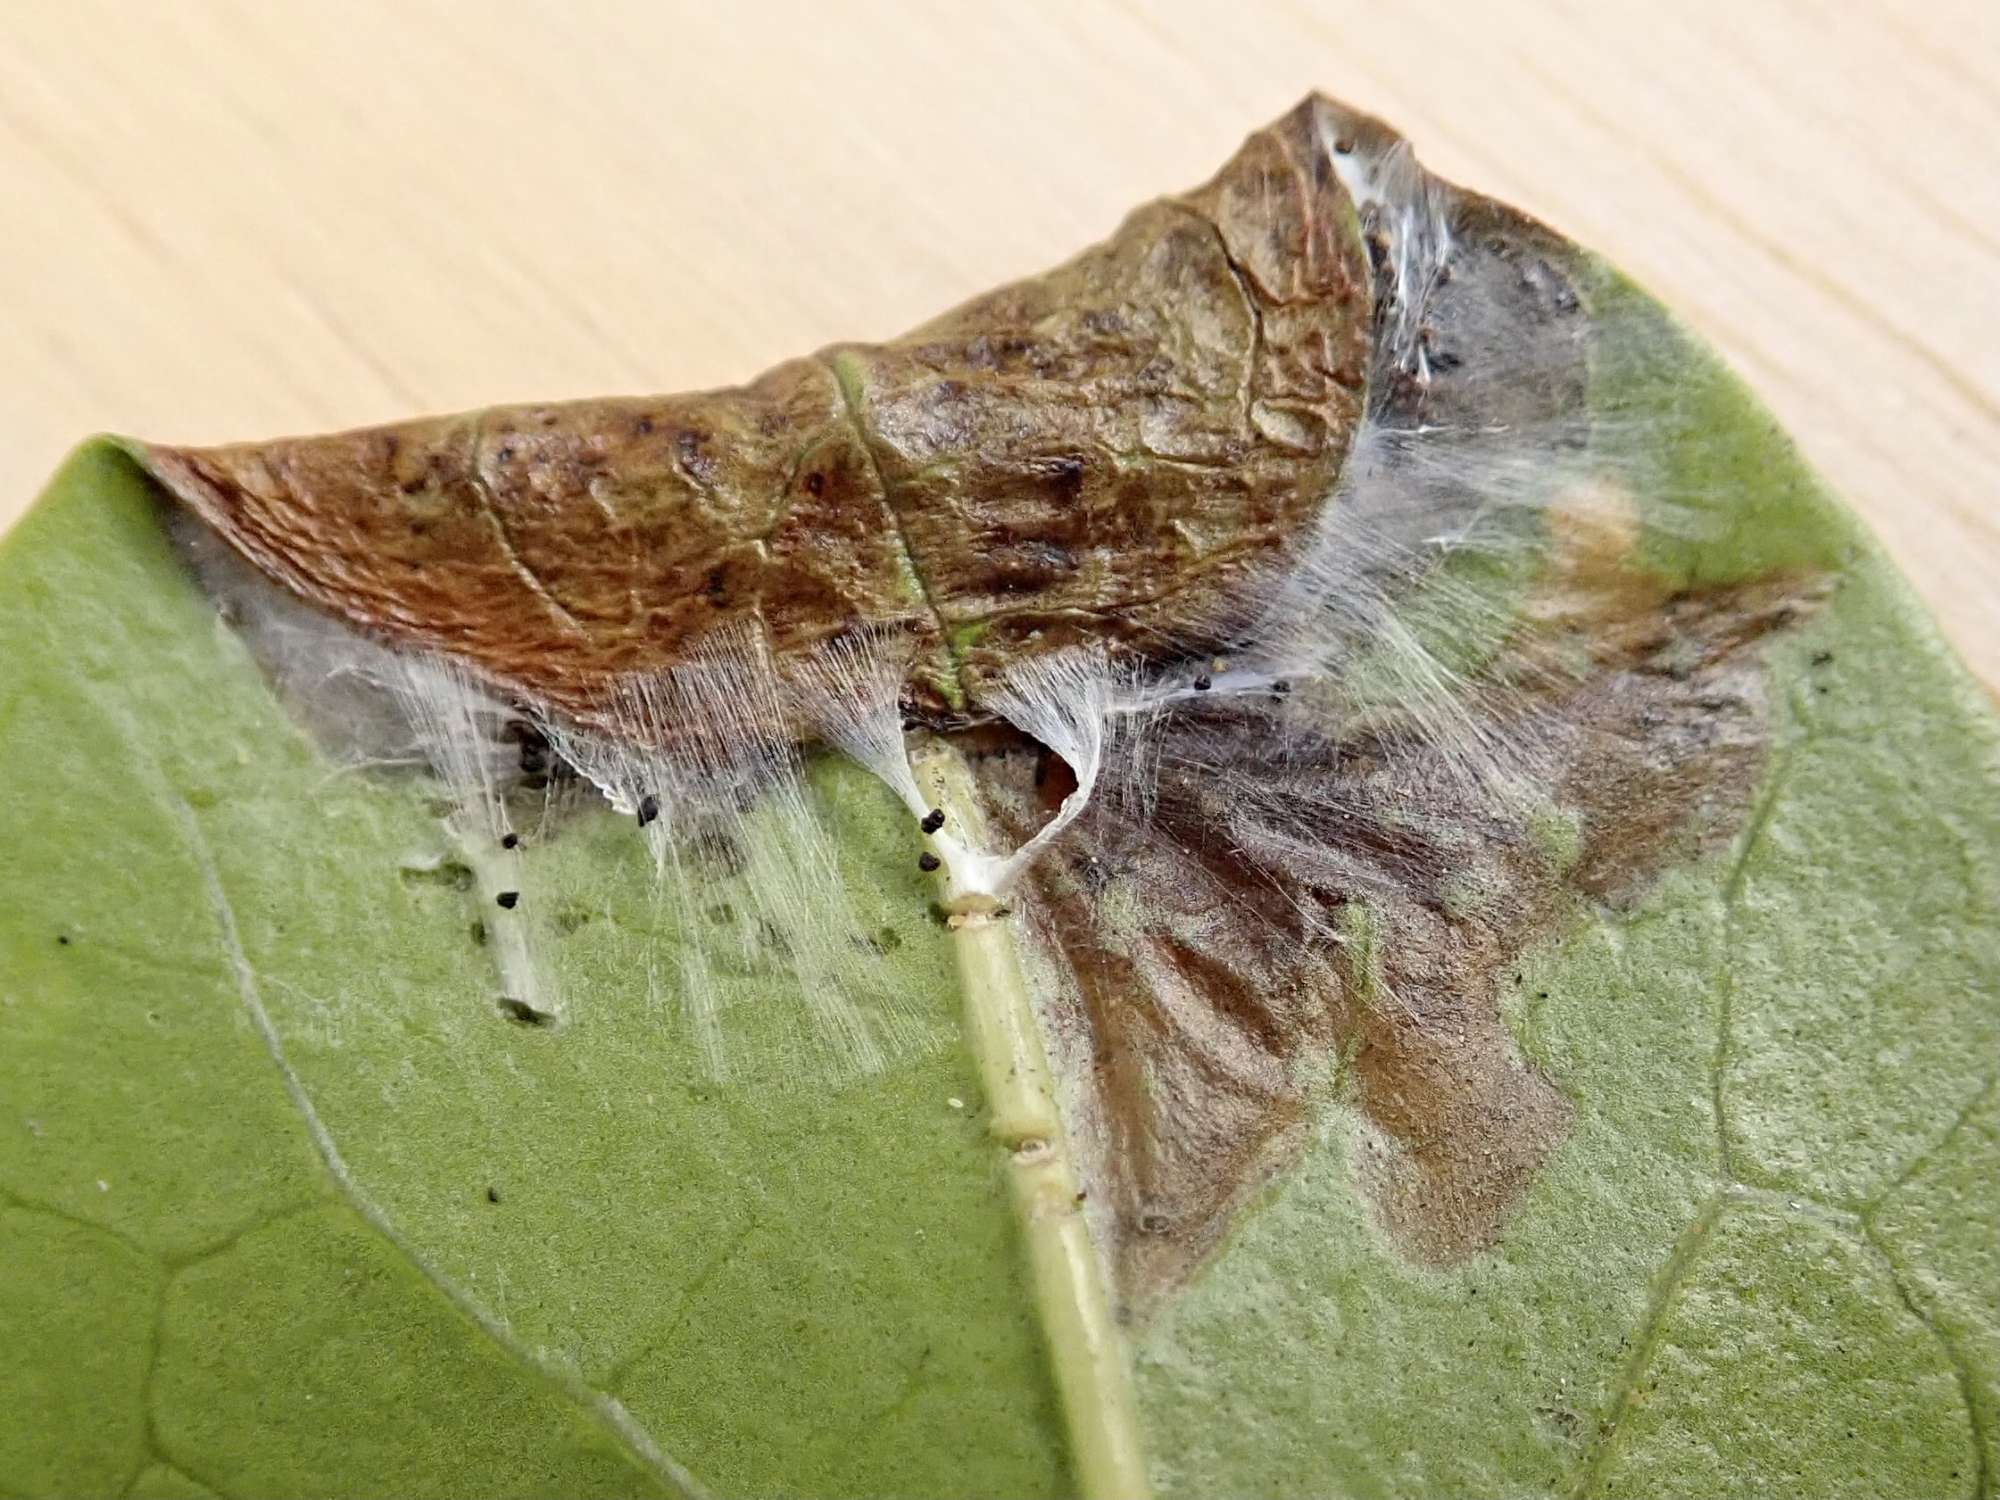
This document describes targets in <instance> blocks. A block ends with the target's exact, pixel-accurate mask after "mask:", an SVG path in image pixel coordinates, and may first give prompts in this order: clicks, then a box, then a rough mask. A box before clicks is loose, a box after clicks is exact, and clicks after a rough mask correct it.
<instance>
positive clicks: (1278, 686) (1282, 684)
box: [1271, 677, 1292, 698]
mask: <svg viewBox="0 0 2000 1500" xmlns="http://www.w3.org/2000/svg"><path fill="white" fill-rule="evenodd" d="M1291 690H1292V684H1291V682H1290V681H1289V680H1288V679H1286V678H1283V677H1280V678H1279V679H1278V680H1277V681H1276V682H1274V683H1272V684H1271V691H1272V692H1274V693H1276V694H1277V695H1278V696H1279V697H1280V698H1282V697H1284V696H1285V694H1287V693H1289V692H1290V691H1291Z"/></svg>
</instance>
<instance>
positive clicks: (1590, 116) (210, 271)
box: [0, 0, 2000, 683]
mask: <svg viewBox="0 0 2000 1500" xmlns="http://www.w3.org/2000/svg"><path fill="white" fill-rule="evenodd" d="M1313 87H1319V88H1323V89H1325V90H1327V91H1329V92H1331V93H1334V94H1337V95H1339V96H1341V97H1343V98H1345V99H1348V100H1349V101H1351V102H1353V103H1355V104H1358V105H1361V106H1363V107H1365V108H1368V109H1371V110H1374V111H1375V112H1377V113H1379V114H1381V115H1383V116H1384V117H1385V118H1387V119H1388V120H1389V121H1390V122H1391V123H1393V124H1395V125H1397V126H1398V127H1399V128H1401V129H1402V130H1404V131H1405V132H1406V133H1407V134H1409V135H1410V136H1411V137H1412V138H1413V139H1414V140H1415V141H1416V143H1417V146H1418V149H1419V151H1420V153H1421V154H1422V155H1423V156H1424V158H1425V159H1426V160H1427V161H1428V162H1429V163H1430V164H1431V165H1432V166H1433V167H1435V168H1437V169H1438V170H1440V171H1442V172H1444V173H1445V174H1446V175H1448V176H1451V177H1453V178H1455V179H1457V180H1459V181H1462V182H1465V183H1467V184H1470V185H1472V186H1475V187H1478V188H1480V189H1482V190H1484V191H1486V192H1489V193H1492V194H1495V195H1496V196H1499V197H1503V198H1506V199H1509V200H1511V201H1513V202H1515V203H1517V204H1519V205H1521V206H1522V207H1525V208H1527V209H1529V210H1531V211H1533V212H1536V213H1538V214H1540V215H1542V216H1543V217H1545V218H1547V219H1548V220H1549V221H1550V222H1551V223H1553V224H1555V225H1556V226H1558V227H1559V228H1561V229H1562V230H1564V231H1566V232H1567V233H1569V234H1571V235H1573V236H1575V237H1576V238H1578V239H1580V240H1582V241H1584V242H1586V243H1588V244H1590V245H1593V246H1595V247H1597V248H1599V249H1601V250H1603V251H1606V252H1607V253H1609V254H1610V255H1611V256H1612V257H1614V258H1615V259H1616V260H1617V261H1618V262H1619V263H1620V264H1622V265H1623V266H1624V267H1625V268H1626V269H1628V270H1629V271H1631V272H1632V273H1633V274H1635V275H1636V276H1638V277H1639V278H1640V279H1641V280H1642V281H1644V282H1645V283H1647V284H1648V285H1649V286H1651V287H1652V288H1653V289H1654V290H1655V291H1656V292H1658V293H1659V294H1660V295H1661V296H1663V297H1664V298H1665V299H1666V300H1667V301H1668V302H1669V303H1671V304H1672V305H1673V306H1674V307H1675V308H1677V309H1678V310H1679V311H1680V312H1681V313H1682V314H1683V315H1685V316H1686V317H1687V318H1688V319H1689V320H1690V321H1691V322H1693V323H1694V325H1695V326H1696V327H1698V328H1699V329H1701V330H1702V331H1703V332H1704V333H1706V334H1707V335H1708V336H1709V337H1710V338H1711V339H1712V340H1714V342H1715V343H1716V344H1718V345H1719V346H1720V347H1721V348H1722V349H1723V351H1724V352H1725V353H1726V354H1727V356H1728V357H1729V358H1730V359H1731V360H1732V361H1733V362H1734V364H1735V365H1736V367H1737V368H1738V369H1739V370H1740V371H1741V372H1742V373H1743V374H1744V375H1745V376H1747V377H1748V379H1749V380H1750V382H1751V384H1752V385H1754V386H1755V387H1756V388H1757V389H1758V390H1759V391H1760V392H1761V393H1762V394H1763V396H1764V398H1765V399H1766V400H1767V401H1768V402H1769V403H1770V405H1771V406H1772V408H1773V409H1774V410H1775V411H1776V413H1777V414H1778V416H1779V417H1780V418H1781V419H1782V420H1783V422H1784V423H1785V424H1786V426H1788V427H1789V428H1790V429H1791V431H1792V432H1793V433H1794V434H1795V435H1796V437H1797V438H1798V440H1799V442H1800V443H1801V444H1802V446H1803V447H1804V449H1805V451H1806V452H1807V454H1808V455H1809V456H1810V457H1811V458H1812V460H1813V461H1814V462H1815V463H1816V464H1817V465H1818V466H1819V467H1820V468H1821V469H1822V470H1823V471H1824V472H1825V473H1826V474H1827V475H1828V476H1830V477H1831V478H1832V480H1833V481H1834V482H1835V484H1836V485H1837V486H1838V487H1839V488H1840V489H1842V490H1843V491H1844V492H1845V493H1846V494H1847V495H1848V496H1849V497H1850V498H1851V499H1852V500H1853V501H1854V502H1855V503H1856V504H1857V505H1858V506H1859V507H1860V508H1861V510H1862V511H1863V512H1864V513H1865V514H1866V515H1867V517H1868V518H1869V520H1870V521H1871V522H1872V523H1873V525H1874V526H1875V528H1876V529H1877V531H1878V532H1879V533H1880V534H1881V535H1882V537H1883V539H1884V540H1885V541H1886V542H1887V543H1888V545H1889V548H1890V550H1891V551H1892V552H1893V553H1894V554H1895V555H1896V556H1897V558H1898V559H1900V560H1901V562H1902V563H1903V565H1904V566H1905V567H1906V568H1907V569H1908V571H1909V572H1910V574H1911V576H1912V577H1913V578H1914V579H1915V580H1916V582H1917V585H1918V587H1919V589H1920V590H1921V591H1922V593H1923V594H1924V595H1925V597H1926V598H1927V599H1928V600H1929V601H1930V602H1931V604H1932V605H1933V606H1934V607H1935V608H1936V609H1937V610H1938V612H1939V614H1940V615H1941V616H1942V617H1943V619H1944V621H1945V624H1946V628H1947V630H1948V632H1949V633H1950V635H1951V636H1952V637H1953V638H1954V639H1955V640H1956V642H1957V643H1958V645H1959V647H1960V648H1961V650H1962V651H1963V652H1964V653H1965V654H1966V655H1967V657H1968V658H1969V659H1970V660H1971V661H1972V662H1973V664H1974V666H1975V668H1976V669H1977V670H1978V671H1980V672H1981V674H1982V675H1983V676H1984V677H1985V678H1986V679H1987V681H1988V682H1989V683H2000V628H1996V624H2000V587H1996V585H2000V505H1996V498H2000V497H1996V490H2000V5H1995V4H1993V3H1991V0H1926V3H1925V4H1924V5H1921V6H1916V5H1909V6H1905V5H1900V4H1895V3H1888V0H1885V3H1882V4H1880V5H1875V6H1864V5H1860V4H1854V3H1848V0H1825V3H1809V0H1786V3H1772V0H1680V3H1676V4H1674V5H1670V6H1663V5H1656V4H1644V5H1639V4H1632V5H1623V4H1606V3H1593V0H1545V3H1529V0H1507V3H1500V0H1492V3H1485V4H1479V5H1471V4H1467V5H1451V6H1445V5H1431V6H1423V7H1405V6H1385V5H1382V4H1380V3H1370V4H1342V3H1307V0H1300V3H1292V4H1288V3H1282V0H1273V3H1270V4H1262V5H1247V4H1236V5H1217V6H1214V7H1204V6H1199V5H1194V4H1144V3H1138V0H1134V3H1131V4H1126V5H1099V6H1078V5H1071V4H1061V3H1045V4H1043V3H1015V4H1010V5H1007V6H1004V7H1003V6H978V7H969V6H967V7H961V6H955V5H948V4H940V5H924V6H916V5H909V6H901V5H893V4H887V3H860V4H831V3H827V0H796V3H787V4H758V5H745V4H737V5H726V4H712V3H693V0H586V3H571V4H565V5H544V4H528V3H520V4H511V3H499V0H485V3H480V4H466V5H459V4H446V3H439V0H344V3H340V4H317V3H314V4H302V3H296V0H295V3H289V4H283V5H264V4H255V3H251V0H175V3H157V4H145V5H135V4H131V3H112V0H66V3H63V4H59V5H57V4H41V3H35V0H10V3H7V4H6V5H5V7H4V20H0V203H3V204H4V212H0V349H4V350H6V351H7V353H8V356H9V358H8V361H7V367H6V371H5V374H4V376H0V524H4V522H5V521H6V520H8V519H10V518H11V517H12V515H13V514H14V513H15V512H16V511H17V510H18V509H19V508H20V507H21V506H22V505H24V504H25V503H26V502H27V500H28V499H29V498H30V497H31V495H32V493H33V491H34V490H35V489H36V488H37V486H38V485H39V483H40V481H41V480H42V479H43V478H44V477H45V476H46V475H47V474H48V473H49V471H50V470H51V469H52V468H53V467H54V466H55V464H56V463H57V462H58V460H59V459H60V457H61V456H62V454H63V452H64V450H65V449H66V448H68V447H69V446H70V445H71V444H72V443H73V442H75V441H76V440H77V439H78V438H80V437H82V436H83V435H85V434H86V433H89V432H91V431H94V430H99V429H106V428H110V429H115V430H120V431H127V432H135V433H141V434H144V435H147V436H152V437H159V438H167V439H177V440H187V441H197V440H219V439H224V438H233V437H252V436H269V435H275V434H279V433H285V432H294V431H309V430H315V429H324V428H331V427H338V426H349V425H354V424H357V423H363V422H371V421H377V420H383V419H388V418H393V417H397V416H401V415H408V414H411V413H413V412H417V411H426V410H441V409H450V408H458V407H467V406H478V405H484V404H487V403H490V402H494V401H500V400H509V399H530V398H552V397H563V396H581V395H590V394H601V393H604V392H608V391H654V390H667V389H674V388H680V387H689V386H702V385H713V384H721V383H726V382H733V381H735V380H738V379H741V378H743V377H745V376H747V375H750V374H752V373H753V372H755V371H756V370H758V369H759V368H761V367H762V366H764V365H766V364H768V363H770V362H772V361H773V360H775V359H778V358H780V357H782V356H785V355H789V354H792V353H795V352H803V351H804V350H807V349H810V348H812V347H815V346H817V345H819V344H822V343H825V342H827V341H829V340H832V339H835V338H840V337H869V336H879V335H884V334H888V333H892V332H895V331H897V330H899V329H900V328H902V327H904V326H906V325H909V324H911V323H914V322H916V321H918V320H920V319H921V318H923V317H926V316H928V315H929V314H931V313H933V312H935V311H938V310H940V309H942V308H943V307H945V306H947V305H949V304H951V303H954V302H956V301H959V300H962V299H963V298H965V297H966V296H968V295H970V294H972V293H974V292H977V291H979V290H981V289H983V288H985V287H987V286H989V285H991V284H993V283H995V282H998V281H1000V280H1003V279H1005V278H1009V277H1013V276H1016V275H1020V274H1022V273H1024V272H1028V271H1032V270H1035V269H1038V268H1040V267H1042V266H1044V265H1046V264H1048V263H1050V262H1052V261H1054V260H1056V259H1059V258H1061V257H1063V256H1066V255H1067V254H1069V253H1070V252H1071V251H1073V250H1075V249H1077V248H1079V247H1080V246H1081V245H1082V244H1084V243H1085V242H1087V241H1089V240H1091V239H1093V238H1096V237H1097V236H1099V235H1101V234H1102V233H1104V232H1105V231H1107V230H1108V229H1109V228H1110V227H1111V226H1112V225H1113V224H1114V223H1115V222H1116V221H1117V219H1118V218H1119V217H1120V216H1121V215H1122V214H1123V212H1124V211H1125V209H1126V208H1128V207H1129V206H1131V205H1132V204H1134V203H1135V202H1137V201H1139V200H1140V199H1143V198H1146V197H1149V196H1151V195H1153V194H1155V193H1158V192H1161V191H1165V190H1168V189H1174V188H1179V187H1183V186H1186V185H1189V184H1192V183H1193V182H1195V181H1198V180H1199V179H1201V178H1202V177H1204V176H1205V175H1206V174H1207V173H1208V172H1210V171H1211V170H1212V169H1213V168H1214V167H1215V166H1216V165H1218V164H1219V163H1220V162H1221V161H1222V159H1223V158H1224V157H1225V156H1226V155H1227V154H1228V153H1229V152H1230V150H1231V149H1233V147H1234V146H1235V144H1236V142H1237V141H1238V140H1239V138H1240V137H1241V136H1242V135H1243V134H1244V133H1245V132H1247V131H1248V130H1249V129H1251V128H1252V127H1254V126H1256V125H1259V124H1261V123H1263V122H1264V121H1265V120H1267V119H1268V118H1270V117H1271V116H1274V115H1276V114H1277V113H1279V112H1280V111H1282V110H1283V109H1284V108H1286V107H1287V106H1288V105H1290V104H1291V103H1292V102H1293V101H1294V100H1295V99H1296V98H1297V97H1298V96H1299V95H1301V94H1303V93H1304V92H1306V90H1307V89H1309V88H1313Z"/></svg>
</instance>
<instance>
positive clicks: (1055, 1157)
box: [918, 741, 1151, 1500]
mask: <svg viewBox="0 0 2000 1500" xmlns="http://www.w3.org/2000/svg"><path fill="white" fill-rule="evenodd" d="M918 779H919V782H920V784H922V785H923V786H924V787H925V789H926V790H927V791H929V792H930V793H931V794H932V797H933V799H934V801H935V803H936V805H937V806H938V807H940V808H942V809H944V810H945V811H946V812H947V813H949V814H950V816H951V819H952V821H953V823H954V825H955V826H957V827H958V828H960V829H961V830H962V832H963V833H964V834H965V835H966V837H967V838H969V839H970V840H971V841H973V842H974V843H979V842H983V841H984V833H985V828H984V818H983V814H982V811H981V809H980V806H979V803H978V797H977V791H976V789H975V787H974V785H973V781H972V777H971V773H970V770H969V768H968V767H967V766H966V764H965V762H964V760H963V759H962V758H961V757H960V756H959V755H958V753H957V752H956V751H955V750H953V749H952V748H951V747H950V746H949V745H947V744H945V743H943V742H942V741H939V742H937V743H935V744H934V745H933V746H932V747H931V749H930V751H929V752H928V753H927V754H926V756H925V757H924V759H923V761H922V763H921V764H920V765H919V767H918ZM939 879H940V880H941V881H945V882H947V883H948V879H949V877H948V872H941V873H940V876H939ZM953 920H954V924H955V925H954V931H953V947H954V950H955V956H956V958H957V961H958V968H959V976H960V985H961V988H962V991H963V995H962V999H963V1004H964V1017H965V1021H964V1028H965V1039H966V1045H967V1047H968V1049H969V1050H970V1051H971V1052H972V1054H973V1061H974V1063H975V1065H976V1066H977V1068H978V1070H979V1077H980V1086H981V1088H982V1090H983V1091H984V1092H985V1095H986V1099H985V1103H986V1109H987V1113H988V1116H989V1123H988V1133H989V1134H990V1135H991V1136H992V1137H993V1139H994V1141H995V1143H996V1144H997V1145H998V1146H999V1147H1000V1148H1001V1149H1002V1150H1004V1151H1005V1152H1006V1153H1007V1162H1006V1176H1007V1182H1008V1190H1009V1193H1010V1195H1011V1196H1012V1198H1013V1200H1014V1205H1015V1210H1016V1216H1017V1220H1018V1224H1019V1229H1020V1233H1021V1237H1022V1239H1023V1241H1024V1242H1025V1248H1026V1250H1027V1258H1028V1262H1029V1269H1030V1272H1031V1275H1032V1277H1033V1285H1034V1292H1035V1311H1036V1314H1037V1317H1038V1318H1039V1320H1040V1323H1041V1326H1042V1333H1043V1337H1044V1340H1045V1342H1046V1345H1047V1348H1048V1354H1049V1363H1050V1367H1051V1373H1052V1374H1053V1376H1054V1378H1055V1384H1056V1390H1057V1394H1058V1396H1059V1397H1060V1399H1061V1402H1062V1408H1063V1417H1064V1422H1065V1427H1066V1429H1067V1432H1068V1436H1069V1442H1070V1459H1071V1468H1072V1470H1073V1472H1074V1475H1075V1478H1076V1481H1077V1488H1078V1492H1079V1494H1080V1495H1081V1496H1082V1500H1148V1497H1149V1496H1150V1494H1151V1485H1150V1481H1149V1479H1148V1476H1147V1471H1146V1464H1145V1459H1144V1456H1143V1449H1142V1445H1141V1442H1140V1436H1139V1419H1138V1401H1137V1397H1136V1394H1135V1392H1134V1389H1133V1380H1132V1371H1131V1359H1130V1354H1129V1351H1128V1349H1127V1347H1126V1341H1125V1338H1124V1334H1123V1330H1122V1328H1121V1326H1120V1324H1119V1322H1118V1319H1117V1318H1116V1316H1115V1315H1114V1314H1113V1312H1112V1310H1111V1305H1110V1299H1109V1296H1108V1294H1107V1292H1106V1288H1105V1284H1104V1276H1103V1269H1102V1266H1101V1264H1100V1258H1099V1256H1098V1253H1097V1247H1096V1246H1095V1244H1093V1243H1092V1242H1091V1239H1090V1234H1089V1225H1088V1221H1087V1220H1086V1219H1085V1218H1084V1216H1083V1214H1082V1212H1081V1210H1080V1208H1079V1204H1080V1202H1081V1199H1082V1193H1081V1191H1080V1189H1079V1183H1078V1179H1077V1177H1076V1173H1075V1168H1074V1165H1073V1162H1072V1159H1071V1156H1070V1152H1069V1143H1068V1140H1067V1134H1066V1131H1065V1130H1064V1127H1063V1120H1062V1114H1061V1109H1060V1106H1059V1105H1058V1104H1057V1101H1056V1097H1055V1088H1054V1082H1053V1078H1052V1075H1051V1074H1050V1071H1049V1065H1048V1058H1047V1054H1046V1049H1045V1048H1044V1046H1043V1042H1042V1036H1041V1023H1040V1021H1039V1019H1038V1018H1037V1015H1036V1012H1035V1008H1034V1004H1033V1001H1032V1000H1031V998H1030V997H1029V994H1028V990H1027V985H1026V981H1025V978H1024V976H1023V974H1022V970H1021V963H1020V957H1019V953H1018V950H1017V947H1016V939H1015V937H1014V927H1013V925H1012V919H1011V918H1010V917H1009V915H1008V914H1007V913H1006V912H1005V911H1004V910H1002V911H1000V912H997V913H992V912H973V913H967V914H962V915H961V916H959V917H956V918H954V919H953Z"/></svg>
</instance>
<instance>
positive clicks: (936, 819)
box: [917, 807, 944, 833]
mask: <svg viewBox="0 0 2000 1500" xmlns="http://www.w3.org/2000/svg"><path fill="white" fill-rule="evenodd" d="M917 827H919V828H921V829H923V831H924V832H925V833H936V832H937V831H938V830H939V829H940V828H942V827H944V809H942V808H938V807H934V808H932V809H931V810H930V811H929V812H927V813H925V814H924V820H923V821H922V822H921V823H919V824H917Z"/></svg>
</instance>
